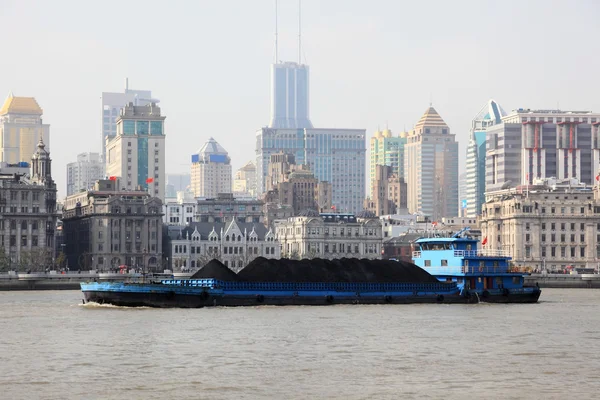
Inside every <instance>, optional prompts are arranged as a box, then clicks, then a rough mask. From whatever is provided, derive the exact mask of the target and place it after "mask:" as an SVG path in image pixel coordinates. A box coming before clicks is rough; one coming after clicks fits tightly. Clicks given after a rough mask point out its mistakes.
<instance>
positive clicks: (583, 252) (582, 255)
mask: <svg viewBox="0 0 600 400" xmlns="http://www.w3.org/2000/svg"><path fill="white" fill-rule="evenodd" d="M579 256H580V257H581V258H584V257H585V247H580V248H579Z"/></svg>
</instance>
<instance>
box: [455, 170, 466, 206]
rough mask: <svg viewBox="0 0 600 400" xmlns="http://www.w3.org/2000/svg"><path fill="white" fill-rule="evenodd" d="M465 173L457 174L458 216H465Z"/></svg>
mask: <svg viewBox="0 0 600 400" xmlns="http://www.w3.org/2000/svg"><path fill="white" fill-rule="evenodd" d="M466 198H467V173H466V172H463V173H462V174H459V175H458V199H459V202H458V210H457V212H458V216H459V217H466V216H467V202H466Z"/></svg>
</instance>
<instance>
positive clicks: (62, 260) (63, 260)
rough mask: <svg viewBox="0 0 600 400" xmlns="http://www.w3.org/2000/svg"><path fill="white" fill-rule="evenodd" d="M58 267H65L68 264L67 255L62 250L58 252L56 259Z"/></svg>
mask: <svg viewBox="0 0 600 400" xmlns="http://www.w3.org/2000/svg"><path fill="white" fill-rule="evenodd" d="M54 263H55V264H56V266H57V267H58V268H64V267H65V266H66V265H67V256H66V255H65V253H63V252H62V251H61V252H60V253H58V256H57V257H56V260H55V261H54Z"/></svg>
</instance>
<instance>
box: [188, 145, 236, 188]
mask: <svg viewBox="0 0 600 400" xmlns="http://www.w3.org/2000/svg"><path fill="white" fill-rule="evenodd" d="M191 189H192V193H193V194H194V197H212V198H214V197H217V195H218V194H219V193H231V159H230V158H229V155H228V154H227V151H226V150H225V149H224V148H223V146H221V145H220V144H219V143H217V141H216V140H215V139H213V138H212V137H211V138H210V139H208V141H207V142H206V143H204V145H202V147H201V148H200V149H199V150H198V152H197V153H196V154H194V155H192V167H191Z"/></svg>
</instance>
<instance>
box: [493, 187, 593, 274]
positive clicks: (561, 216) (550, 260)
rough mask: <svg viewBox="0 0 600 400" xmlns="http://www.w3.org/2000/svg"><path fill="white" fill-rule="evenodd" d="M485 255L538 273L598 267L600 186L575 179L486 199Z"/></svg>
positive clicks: (518, 189)
mask: <svg viewBox="0 0 600 400" xmlns="http://www.w3.org/2000/svg"><path fill="white" fill-rule="evenodd" d="M481 237H482V238H483V239H482V244H484V248H485V249H490V250H497V251H498V252H502V253H504V254H506V255H509V256H511V257H512V262H513V263H514V264H515V265H516V266H522V267H530V268H532V269H537V270H542V269H545V270H548V271H556V270H564V269H565V268H567V267H568V266H572V267H574V268H584V267H589V268H592V267H596V266H597V265H598V262H600V196H599V192H598V186H595V187H594V190H593V191H592V190H591V188H590V187H589V186H586V185H585V184H579V183H577V182H576V180H575V179H573V180H566V181H565V180H563V181H559V182H557V181H556V180H536V181H535V184H534V185H529V186H527V185H523V186H517V187H516V188H512V189H506V190H501V191H496V192H493V193H486V202H485V203H484V204H483V208H482V216H481Z"/></svg>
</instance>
